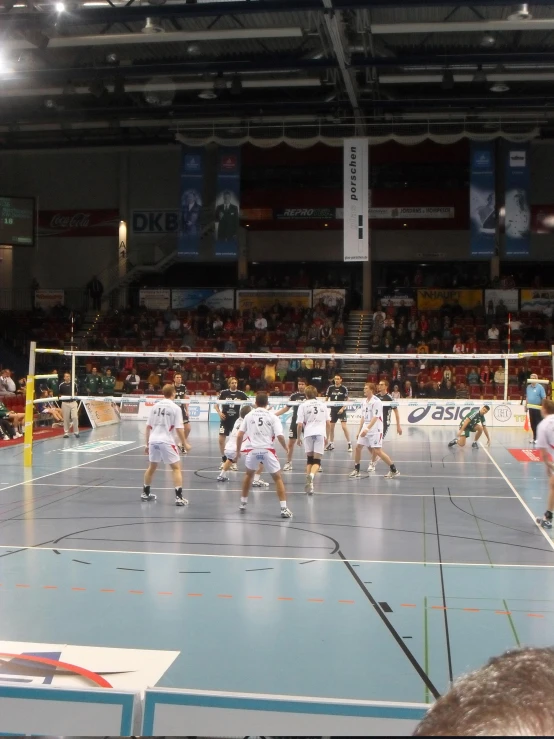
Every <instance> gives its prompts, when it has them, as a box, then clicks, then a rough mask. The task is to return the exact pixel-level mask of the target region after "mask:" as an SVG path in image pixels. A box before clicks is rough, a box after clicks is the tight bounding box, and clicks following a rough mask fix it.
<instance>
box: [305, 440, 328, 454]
mask: <svg viewBox="0 0 554 739" xmlns="http://www.w3.org/2000/svg"><path fill="white" fill-rule="evenodd" d="M304 449H305V450H306V454H313V453H314V452H315V454H323V450H324V449H325V437H323V436H305V437H304Z"/></svg>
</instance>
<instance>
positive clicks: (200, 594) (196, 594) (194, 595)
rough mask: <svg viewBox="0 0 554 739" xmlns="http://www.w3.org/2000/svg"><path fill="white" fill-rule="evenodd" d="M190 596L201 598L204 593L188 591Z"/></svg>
mask: <svg viewBox="0 0 554 739" xmlns="http://www.w3.org/2000/svg"><path fill="white" fill-rule="evenodd" d="M187 595H188V597H189V598H201V597H202V595H203V593H187Z"/></svg>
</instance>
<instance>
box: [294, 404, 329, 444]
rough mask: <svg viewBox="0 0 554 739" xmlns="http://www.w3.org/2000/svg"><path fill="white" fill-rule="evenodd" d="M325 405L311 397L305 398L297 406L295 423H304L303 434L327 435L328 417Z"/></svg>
mask: <svg viewBox="0 0 554 739" xmlns="http://www.w3.org/2000/svg"><path fill="white" fill-rule="evenodd" d="M329 417H330V415H329V409H328V408H327V406H326V405H325V404H324V403H322V402H321V400H317V399H316V398H312V399H311V400H305V401H304V402H303V403H302V404H301V405H300V406H298V418H297V423H303V424H304V436H305V437H306V436H327V420H328V419H329Z"/></svg>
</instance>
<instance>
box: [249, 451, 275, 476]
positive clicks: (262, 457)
mask: <svg viewBox="0 0 554 739" xmlns="http://www.w3.org/2000/svg"><path fill="white" fill-rule="evenodd" d="M245 464H246V469H247V470H250V471H251V472H252V471H253V470H257V469H258V465H259V464H263V466H264V470H265V471H266V472H269V474H270V475H274V474H275V473H276V472H279V470H280V469H281V465H280V463H279V460H278V459H277V456H276V454H275V452H272V451H270V450H269V449H252V451H250V452H247V454H246V459H245Z"/></svg>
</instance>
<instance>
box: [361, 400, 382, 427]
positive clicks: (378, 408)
mask: <svg viewBox="0 0 554 739" xmlns="http://www.w3.org/2000/svg"><path fill="white" fill-rule="evenodd" d="M362 418H363V419H364V426H363V428H364V429H366V428H367V427H368V425H369V424H370V423H371V421H373V419H374V418H377V421H376V422H375V423H374V424H373V426H372V427H371V432H370V433H380V434H382V433H383V403H382V402H381V401H380V400H379V398H378V397H377V396H376V395H374V396H373V397H372V398H371V400H367V399H366V400H364V402H363V404H362ZM362 430H363V429H362Z"/></svg>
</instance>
